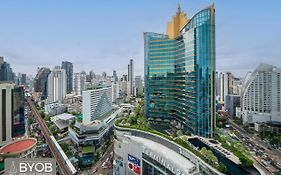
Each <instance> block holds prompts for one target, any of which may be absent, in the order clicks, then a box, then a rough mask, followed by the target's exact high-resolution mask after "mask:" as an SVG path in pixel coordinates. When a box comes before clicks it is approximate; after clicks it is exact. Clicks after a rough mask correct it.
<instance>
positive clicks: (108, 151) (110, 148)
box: [93, 143, 113, 175]
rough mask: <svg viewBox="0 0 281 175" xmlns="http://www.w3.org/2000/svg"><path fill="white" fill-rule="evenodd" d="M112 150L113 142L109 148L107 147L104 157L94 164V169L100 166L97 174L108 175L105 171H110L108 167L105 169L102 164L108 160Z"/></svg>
mask: <svg viewBox="0 0 281 175" xmlns="http://www.w3.org/2000/svg"><path fill="white" fill-rule="evenodd" d="M111 152H113V143H112V144H111V145H110V146H109V148H108V149H107V151H106V152H105V154H104V155H103V157H102V158H101V159H100V160H99V161H98V162H97V163H96V164H95V165H94V167H93V170H94V169H96V168H98V171H97V172H96V173H95V174H97V175H100V174H102V175H106V174H107V173H105V172H104V170H106V172H108V169H103V168H102V164H103V162H105V161H106V159H107V158H109V157H110V153H111Z"/></svg>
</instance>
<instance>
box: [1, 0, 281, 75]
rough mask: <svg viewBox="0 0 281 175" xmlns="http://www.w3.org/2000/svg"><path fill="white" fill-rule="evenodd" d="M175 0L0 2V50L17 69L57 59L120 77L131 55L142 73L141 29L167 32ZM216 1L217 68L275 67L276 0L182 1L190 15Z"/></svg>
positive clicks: (278, 51) (279, 44)
mask: <svg viewBox="0 0 281 175" xmlns="http://www.w3.org/2000/svg"><path fill="white" fill-rule="evenodd" d="M177 3H178V1H177V0H102V1H101V0H99V1H97V0H83V1H78V0H76V1H74V0H60V1H57V0H48V1H47V0H45V1H43V0H42V1H38V0H25V1H23V0H13V1H11V0H2V1H0V7H1V9H0V21H1V26H0V41H1V42H0V55H1V56H4V57H5V59H6V61H8V62H9V63H10V64H11V65H12V68H13V69H14V71H15V72H22V73H28V74H32V75H34V74H35V73H36V69H37V67H42V66H47V67H51V68H52V67H53V66H55V65H59V64H61V61H62V60H68V61H71V62H73V63H74V69H75V72H79V71H81V70H85V71H89V70H94V72H96V73H101V72H103V71H106V72H107V73H108V74H112V70H114V69H115V70H117V74H118V75H119V76H120V75H121V74H124V73H126V72H127V70H126V69H127V64H128V61H129V59H130V58H133V59H134V60H135V74H136V75H138V74H139V75H142V74H143V32H158V33H165V29H166V23H167V21H169V20H170V19H171V17H172V16H173V15H174V14H175V12H176V9H177ZM212 3H215V8H216V52H217V54H216V58H217V70H219V71H233V72H234V73H235V75H237V76H244V74H245V73H246V72H247V71H250V70H253V69H254V68H255V67H256V66H257V65H258V64H259V63H268V64H274V65H276V66H279V67H281V34H280V33H281V32H280V31H281V30H280V29H281V12H280V6H281V1H278V0H271V1H265V0H264V1H255V0H251V1H250V0H247V1H245V0H235V1H230V0H229V1H227V0H218V1H209V0H180V4H181V7H182V10H183V11H184V12H186V13H187V16H188V17H192V16H193V15H194V14H195V13H196V12H197V11H199V10H201V9H203V8H205V7H207V6H208V5H210V4H212Z"/></svg>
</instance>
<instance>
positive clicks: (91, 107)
mask: <svg viewBox="0 0 281 175" xmlns="http://www.w3.org/2000/svg"><path fill="white" fill-rule="evenodd" d="M82 99H83V101H82V111H83V124H85V125H88V124H91V122H92V121H94V120H98V119H99V118H100V117H102V116H103V115H105V114H107V113H108V112H110V111H111V110H112V89H111V86H96V87H93V88H91V89H89V90H85V91H83V93H82Z"/></svg>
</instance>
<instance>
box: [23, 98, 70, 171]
mask: <svg viewBox="0 0 281 175" xmlns="http://www.w3.org/2000/svg"><path fill="white" fill-rule="evenodd" d="M27 102H28V105H29V108H30V110H31V112H32V113H33V115H34V116H35V119H36V121H37V123H38V124H39V125H40V129H41V130H42V132H43V135H44V137H45V140H46V143H47V145H48V146H49V148H50V150H51V152H52V154H53V156H54V158H55V159H56V161H57V163H58V165H59V167H60V170H61V171H62V173H63V174H64V175H68V174H71V173H70V172H69V170H68V167H67V165H66V164H65V163H64V160H63V159H62V157H61V156H60V153H59V151H58V150H57V148H56V146H55V144H54V143H53V142H52V140H51V137H50V136H52V133H51V132H50V130H49V128H48V127H47V125H46V124H45V122H44V120H43V119H42V118H41V116H40V114H39V112H38V110H37V109H36V107H35V106H34V104H33V102H32V101H31V99H30V98H28V99H27Z"/></svg>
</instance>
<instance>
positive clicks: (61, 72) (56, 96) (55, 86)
mask: <svg viewBox="0 0 281 175" xmlns="http://www.w3.org/2000/svg"><path fill="white" fill-rule="evenodd" d="M66 79H67V78H66V73H65V69H62V68H61V67H60V66H56V67H55V68H54V69H53V70H52V71H51V73H50V74H49V76H48V99H47V100H48V102H49V103H52V102H62V101H63V99H64V98H65V96H66V92H67V89H66V87H67V85H66V82H67V81H66Z"/></svg>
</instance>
